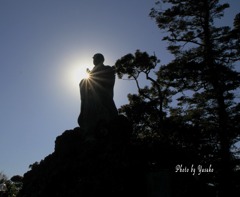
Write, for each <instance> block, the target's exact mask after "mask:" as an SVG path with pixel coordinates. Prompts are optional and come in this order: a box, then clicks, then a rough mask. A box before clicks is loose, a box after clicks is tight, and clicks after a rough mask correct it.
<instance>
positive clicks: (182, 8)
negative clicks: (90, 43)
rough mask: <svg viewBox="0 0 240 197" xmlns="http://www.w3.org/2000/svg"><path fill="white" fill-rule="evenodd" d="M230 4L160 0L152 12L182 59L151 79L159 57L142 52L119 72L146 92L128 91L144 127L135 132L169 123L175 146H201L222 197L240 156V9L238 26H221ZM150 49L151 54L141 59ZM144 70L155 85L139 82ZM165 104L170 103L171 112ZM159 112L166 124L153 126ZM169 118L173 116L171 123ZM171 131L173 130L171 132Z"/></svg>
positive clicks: (132, 112) (119, 65) (129, 109)
mask: <svg viewBox="0 0 240 197" xmlns="http://www.w3.org/2000/svg"><path fill="white" fill-rule="evenodd" d="M165 3H166V5H167V9H165V10H164V9H162V7H163V5H164V4H165ZM159 5H160V6H159ZM228 7H229V4H227V3H225V4H219V1H218V0H199V1H193V0H162V1H158V2H157V5H156V8H153V9H152V10H151V12H150V16H151V17H152V18H154V19H155V20H156V23H157V25H158V27H159V28H160V29H162V30H165V33H164V35H165V37H163V41H167V42H168V43H169V46H168V50H169V51H170V53H172V54H173V55H174V57H175V58H174V59H173V60H172V61H171V62H170V63H169V64H167V65H162V66H160V68H159V70H158V71H157V72H155V74H156V75H155V78H151V79H149V78H148V76H149V73H150V71H153V70H154V69H156V68H157V67H156V63H158V62H156V59H157V58H156V57H155V56H154V57H155V61H153V62H155V64H149V62H151V61H150V60H151V58H150V56H149V55H147V54H146V53H141V52H140V51H137V52H136V53H135V55H132V54H128V55H126V56H124V57H123V58H121V59H119V60H118V61H117V62H116V70H117V73H118V76H120V77H122V75H123V74H127V75H128V77H129V78H133V80H135V81H136V84H137V87H138V90H139V94H138V95H129V100H130V104H129V105H125V106H123V107H122V108H121V109H120V110H121V111H122V112H124V113H125V114H127V115H128V116H129V117H130V118H131V119H133V120H134V121H135V122H134V121H133V122H134V123H135V125H138V127H136V128H137V129H136V132H138V131H139V130H140V131H141V130H144V131H145V132H147V133H151V132H152V131H153V128H157V129H155V131H157V130H159V128H161V127H160V125H164V124H165V128H167V129H165V133H166V132H168V140H170V139H173V138H175V141H176V144H177V141H179V144H180V145H181V146H188V147H189V146H191V147H192V148H193V147H194V145H196V146H197V148H196V151H198V152H197V154H198V155H199V158H202V159H201V162H203V163H204V162H209V161H211V162H214V161H215V163H214V164H215V167H216V169H215V170H216V176H219V177H217V178H216V179H212V180H211V181H213V183H214V184H215V185H219V187H218V188H219V190H220V195H221V196H228V195H230V193H231V192H232V189H233V188H232V185H233V183H232V182H231V180H232V175H233V171H234V167H235V166H236V163H235V162H236V160H235V159H234V157H233V154H232V152H231V147H232V145H233V144H234V143H235V142H236V141H237V140H239V128H240V127H239V126H240V124H239V121H237V120H238V119H239V115H240V113H239V106H240V104H239V101H238V100H237V99H236V92H237V91H238V90H239V86H240V75H239V72H237V71H236V69H235V67H234V66H235V65H236V64H237V63H239V60H240V44H239V40H240V39H239V38H240V36H239V33H240V25H239V24H240V14H238V15H236V17H235V19H234V23H233V27H232V28H231V27H228V26H224V27H217V26H215V25H214V22H215V20H217V19H220V18H221V17H223V11H224V10H225V9H226V8H228ZM157 8H159V9H157ZM143 54H145V58H146V59H148V60H146V59H143V60H142V59H141V58H139V57H141V55H143ZM151 65H154V66H151ZM140 73H143V74H145V76H146V79H147V80H150V81H151V82H152V84H151V86H150V87H149V86H147V87H145V88H140V87H139V82H138V79H139V74H140ZM158 90H160V91H158ZM171 97H172V99H173V98H176V99H175V100H174V99H173V102H172V103H173V104H174V102H175V103H177V105H176V104H175V105H171ZM153 101H154V102H153ZM163 103H165V104H166V105H165V106H164V105H163ZM150 104H151V105H150ZM159 106H162V107H163V106H164V110H163V108H161V107H159ZM140 107H144V109H143V110H140V109H141V108H140ZM138 113H140V114H141V115H137V114H138ZM157 113H158V114H161V115H159V116H158V117H159V119H158V120H161V121H160V122H161V124H160V125H158V127H153V125H157V124H155V122H156V121H158V120H157V118H156V114H157ZM151 115H152V116H153V117H155V120H156V121H154V120H153V119H151V118H150V117H151ZM163 120H168V121H170V123H168V125H170V127H166V123H164V121H163ZM165 122H166V121H165ZM163 123H164V124H163ZM171 127H175V128H176V129H172V128H171ZM177 128H178V129H177ZM179 128H182V129H179ZM160 130H161V129H160ZM167 130H168V131H167ZM169 130H174V132H173V133H171V134H169ZM186 130H188V131H190V132H187V135H189V136H187V135H184V137H182V138H181V136H183V135H182V134H183V132H184V131H186ZM161 131H163V130H161ZM141 132H142V131H141ZM176 136H177V137H176ZM187 138H189V139H190V140H187ZM188 141H194V142H192V143H189V142H188ZM201 156H202V157H201ZM219 159H220V160H221V162H218V161H219Z"/></svg>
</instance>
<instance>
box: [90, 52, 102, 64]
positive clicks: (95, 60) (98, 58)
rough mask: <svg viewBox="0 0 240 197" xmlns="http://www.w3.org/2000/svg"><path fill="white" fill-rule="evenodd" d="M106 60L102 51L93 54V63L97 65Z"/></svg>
mask: <svg viewBox="0 0 240 197" xmlns="http://www.w3.org/2000/svg"><path fill="white" fill-rule="evenodd" d="M103 62H104V56H103V55H102V54H101V53H96V54H95V55H94V56H93V64H94V65H95V66H96V65H99V64H103Z"/></svg>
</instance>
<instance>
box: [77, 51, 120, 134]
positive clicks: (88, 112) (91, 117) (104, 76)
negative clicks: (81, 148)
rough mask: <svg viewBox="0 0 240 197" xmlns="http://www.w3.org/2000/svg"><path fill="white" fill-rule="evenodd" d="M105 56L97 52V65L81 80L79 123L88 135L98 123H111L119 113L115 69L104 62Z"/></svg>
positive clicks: (94, 62)
mask: <svg viewBox="0 0 240 197" xmlns="http://www.w3.org/2000/svg"><path fill="white" fill-rule="evenodd" d="M103 62H104V56H103V55H102V54H100V53H97V54H95V55H94V56H93V64H94V65H95V67H94V68H93V69H92V71H89V70H88V72H89V75H90V76H89V78H88V79H83V80H81V82H80V84H79V86H80V96H81V112H80V115H79V117H78V124H79V125H80V127H81V129H83V130H84V133H85V132H86V135H91V134H92V133H93V132H94V129H95V128H96V126H98V125H100V124H101V125H104V124H107V123H109V122H110V121H111V120H112V119H113V118H115V117H116V116H117V115H118V111H117V108H116V106H115V103H114V100H113V88H114V83H115V71H114V69H113V68H112V67H111V66H105V65H104V64H103Z"/></svg>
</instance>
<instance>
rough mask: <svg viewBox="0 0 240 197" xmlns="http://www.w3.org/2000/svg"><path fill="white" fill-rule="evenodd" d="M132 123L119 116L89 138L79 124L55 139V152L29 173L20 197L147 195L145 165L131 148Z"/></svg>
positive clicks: (33, 166) (99, 127) (36, 164)
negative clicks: (145, 189) (85, 136)
mask: <svg viewBox="0 0 240 197" xmlns="http://www.w3.org/2000/svg"><path fill="white" fill-rule="evenodd" d="M130 133H131V125H130V124H129V122H128V120H127V119H126V118H125V117H124V116H118V117H117V118H116V119H114V120H113V121H112V122H111V123H110V124H109V125H98V127H97V129H96V130H95V137H94V138H93V139H92V140H86V139H85V138H84V137H83V135H82V131H81V129H80V128H79V127H77V128H75V129H73V130H67V131H65V132H64V133H63V134H62V135H61V136H58V137H57V138H56V141H55V151H54V152H53V153H52V154H50V155H48V156H47V157H46V158H45V159H43V160H42V161H41V162H40V163H35V164H34V165H32V169H31V170H30V171H28V172H27V173H25V175H24V178H23V187H22V190H21V191H20V192H19V195H18V197H33V196H34V197H47V196H51V197H55V196H58V197H75V196H115V197H116V196H130V195H132V196H136V195H137V196H146V194H145V191H144V188H145V187H144V186H145V182H144V180H145V179H144V165H142V163H141V162H139V161H138V160H136V158H134V157H132V155H131V153H132V151H130V149H131V146H130V144H129V142H130V138H129V136H130Z"/></svg>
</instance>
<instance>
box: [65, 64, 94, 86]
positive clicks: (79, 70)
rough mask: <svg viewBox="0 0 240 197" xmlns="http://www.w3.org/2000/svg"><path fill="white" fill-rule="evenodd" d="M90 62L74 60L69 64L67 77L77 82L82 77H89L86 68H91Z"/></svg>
mask: <svg viewBox="0 0 240 197" xmlns="http://www.w3.org/2000/svg"><path fill="white" fill-rule="evenodd" d="M91 65H92V63H91V62H87V61H82V60H75V61H73V62H72V63H71V64H70V66H69V77H70V78H71V81H72V83H74V84H79V83H80V81H81V80H82V79H88V78H89V77H90V75H89V72H87V69H91V67H92V66H91Z"/></svg>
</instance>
